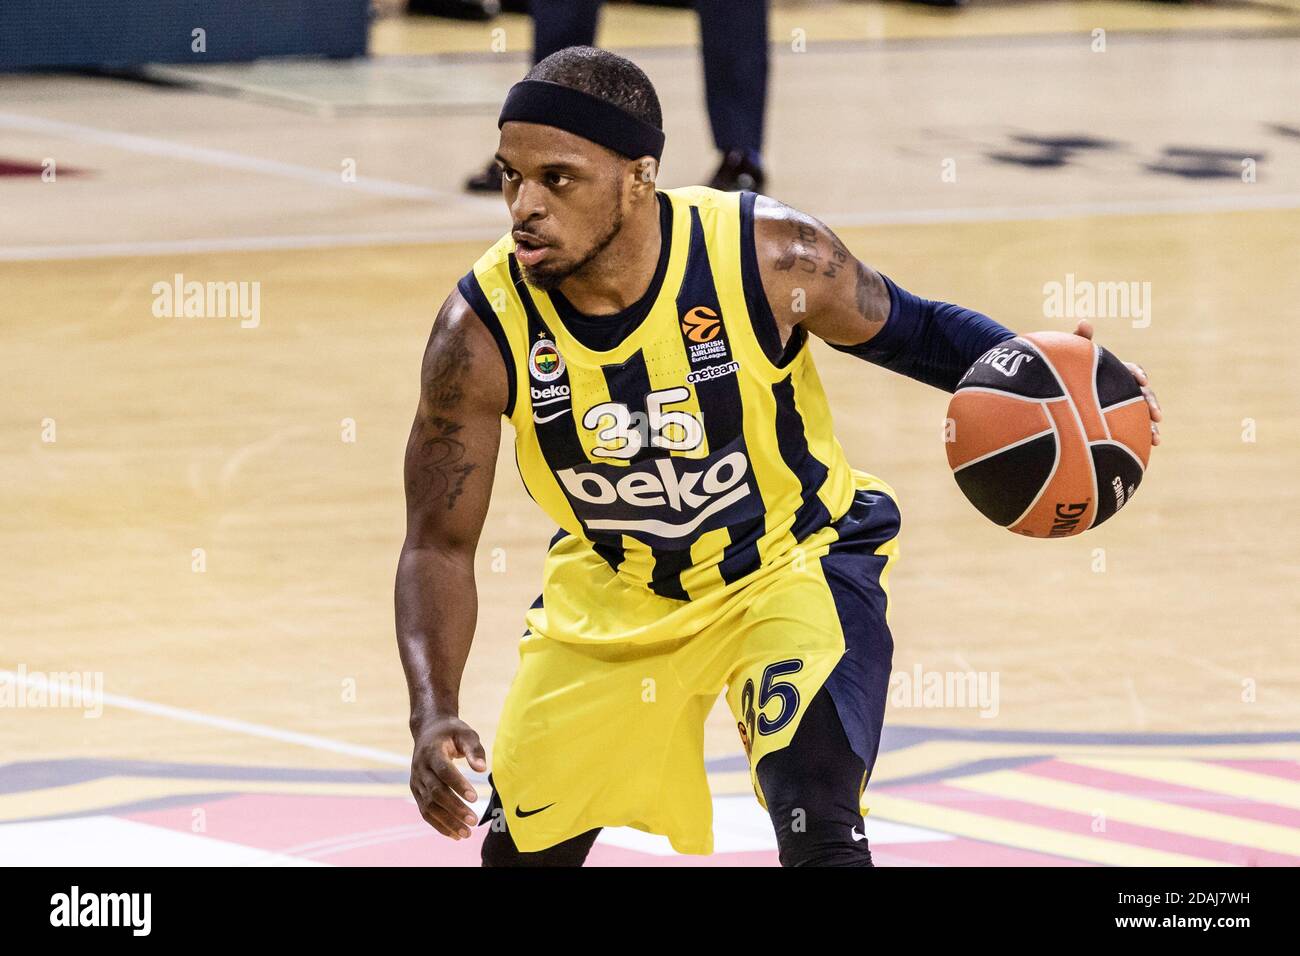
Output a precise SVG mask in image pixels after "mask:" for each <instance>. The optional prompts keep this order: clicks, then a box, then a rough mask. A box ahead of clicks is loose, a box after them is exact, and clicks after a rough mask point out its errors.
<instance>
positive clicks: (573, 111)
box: [497, 80, 664, 159]
mask: <svg viewBox="0 0 1300 956" xmlns="http://www.w3.org/2000/svg"><path fill="white" fill-rule="evenodd" d="M511 121H517V122H520V123H539V124H541V125H542V126H554V127H556V128H557V129H562V130H564V131H566V132H569V133H573V134H574V135H575V136H581V137H582V138H583V139H589V140H591V141H592V142H593V143H598V144H599V145H601V146H604V147H605V148H606V149H612V150H613V151H614V152H616V153H618V154H620V155H622V156H626V157H627V158H628V159H637V158H639V157H641V156H653V157H654V158H655V159H659V157H661V156H662V155H663V152H664V131H663V130H661V129H656V128H655V127H653V126H651V125H650V124H649V123H645V122H642V121H641V120H639V119H637V118H636V117H635V116H633V115H632V114H631V113H629V112H628V111H627V110H625V109H623V108H622V107H619V106H615V105H614V104H613V103H610V102H609V101H608V100H602V99H601V98H600V97H598V96H592V95H591V94H590V93H584V92H582V91H581V90H575V89H573V88H572V87H568V86H562V85H561V84H559V83H551V82H549V81H547V80H522V81H520V82H519V83H516V84H515V85H514V86H512V87H510V92H509V93H507V94H506V101H505V103H504V104H503V105H502V107H501V116H500V117H499V118H498V119H497V129H500V128H501V127H502V126H504V125H505V124H506V123H509V122H511Z"/></svg>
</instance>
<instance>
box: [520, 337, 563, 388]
mask: <svg viewBox="0 0 1300 956" xmlns="http://www.w3.org/2000/svg"><path fill="white" fill-rule="evenodd" d="M528 371H529V373H530V374H531V375H532V376H533V378H535V379H537V381H539V382H553V381H555V380H556V379H557V378H559V377H560V376H561V375H563V374H564V356H562V355H561V354H560V352H559V350H558V349H557V348H556V347H555V343H554V342H552V341H551V340H550V339H538V340H537V341H536V342H534V343H533V347H532V349H531V350H530V351H529V353H528Z"/></svg>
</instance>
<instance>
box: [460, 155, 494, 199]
mask: <svg viewBox="0 0 1300 956" xmlns="http://www.w3.org/2000/svg"><path fill="white" fill-rule="evenodd" d="M465 189H466V190H467V191H469V192H472V193H499V192H501V167H500V166H498V165H497V164H496V160H493V161H492V162H490V163H488V164H487V168H486V169H484V170H483V171H482V172H478V173H475V174H474V175H473V176H471V177H470V178H469V179H467V180H465Z"/></svg>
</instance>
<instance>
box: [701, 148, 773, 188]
mask: <svg viewBox="0 0 1300 956" xmlns="http://www.w3.org/2000/svg"><path fill="white" fill-rule="evenodd" d="M765 181H766V177H765V176H764V175H763V167H762V166H760V165H759V164H758V163H756V162H754V161H753V160H751V159H750V158H749V156H748V154H746V152H745V150H743V149H733V150H729V151H728V152H727V155H726V156H724V157H722V165H721V166H719V167H718V171H717V172H716V173H714V174H713V179H712V181H710V183H709V185H710V186H711V187H713V188H714V189H721V190H723V191H725V192H729V193H734V192H740V191H741V190H744V189H748V190H752V191H753V192H756V193H757V192H762V191H763V183H764V182H765Z"/></svg>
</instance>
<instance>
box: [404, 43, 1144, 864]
mask: <svg viewBox="0 0 1300 956" xmlns="http://www.w3.org/2000/svg"><path fill="white" fill-rule="evenodd" d="M498 125H499V127H500V130H501V136H500V148H499V151H498V153H497V161H498V162H499V163H500V164H501V169H502V174H503V177H504V186H503V192H504V195H505V200H506V204H507V206H508V207H509V209H510V215H511V218H512V220H513V224H514V228H513V230H512V231H511V233H510V234H508V235H506V236H504V237H502V238H501V240H500V241H498V242H497V243H496V244H495V245H494V246H492V248H491V249H489V250H488V251H487V252H486V253H484V254H483V256H482V257H481V258H480V259H479V260H478V262H477V263H476V264H475V265H474V268H473V270H472V271H471V272H470V273H469V274H467V275H466V276H465V277H464V278H463V279H462V280H461V281H460V283H459V284H458V286H457V288H456V290H455V291H453V292H452V293H451V295H450V296H448V298H447V300H446V302H444V303H443V305H442V308H441V310H440V312H439V314H438V317H437V319H436V321H435V323H434V327H433V333H432V335H431V336H430V339H429V343H428V347H427V350H426V352H425V356H424V364H423V369H422V388H421V396H420V403H419V409H418V411H417V413H416V417H415V423H414V426H413V428H412V431H411V437H410V441H409V444H408V446H407V452H406V466H405V481H406V495H407V535H406V541H405V544H404V545H403V548H402V554H401V559H400V563H399V567H398V572H397V588H396V592H397V593H396V601H397V631H398V640H399V644H400V648H401V654H402V661H403V665H404V667H405V671H406V677H407V681H408V684H409V689H410V703H411V724H410V725H411V731H412V734H413V736H414V739H415V747H414V757H413V760H412V767H411V790H412V792H413V793H414V795H415V798H416V801H417V802H418V804H419V808H420V812H421V814H422V815H423V817H424V819H425V820H426V821H428V823H429V824H430V825H431V826H433V827H434V828H435V829H437V830H438V831H439V832H441V833H444V834H446V835H448V836H451V837H453V838H466V837H468V836H470V827H471V826H472V825H473V824H474V823H475V822H476V819H477V818H476V816H475V814H474V813H473V812H472V811H471V809H470V808H469V807H468V806H467V805H466V801H470V802H472V801H473V800H474V799H475V791H474V788H473V787H472V786H471V785H470V784H469V783H468V782H467V781H466V779H465V778H464V777H463V776H462V774H461V773H460V772H459V771H458V770H457V768H456V766H455V765H454V762H453V761H454V760H456V759H457V758H465V759H467V760H468V763H469V766H470V767H472V768H473V769H474V770H477V771H480V772H482V771H485V770H487V769H488V764H487V757H486V754H485V751H484V748H483V745H482V743H481V742H480V740H479V737H478V735H477V734H476V733H475V732H474V730H472V729H471V728H470V727H469V726H468V725H467V724H466V723H465V722H464V721H462V720H461V719H460V718H459V716H458V709H459V691H460V682H461V675H462V671H463V669H464V666H465V660H466V657H467V655H468V653H469V648H470V642H471V640H472V638H473V635H474V627H475V617H476V613H477V590H476V586H475V580H474V554H475V548H476V545H477V542H478V538H479V533H480V531H481V529H482V525H483V520H484V515H485V513H486V511H487V507H488V499H489V497H490V495H491V492H492V480H493V473H494V470H495V464H496V457H497V447H498V442H499V439H500V434H501V418H502V416H504V417H505V418H507V419H509V421H510V423H511V424H512V425H513V426H514V430H515V454H516V458H517V462H518V468H519V472H520V474H521V476H522V477H523V480H524V484H525V485H526V487H527V489H528V491H529V493H530V494H531V496H532V497H533V498H534V499H535V500H536V502H537V503H538V504H539V505H540V506H541V507H542V509H543V510H544V511H545V512H546V513H547V514H548V515H549V516H550V518H551V519H552V520H553V521H554V522H555V523H556V524H557V525H559V528H560V530H559V531H558V532H557V533H556V535H555V536H554V538H552V540H551V543H550V547H549V552H548V554H547V558H546V565H545V572H544V575H543V582H542V589H541V591H542V593H541V596H540V597H539V598H538V599H537V601H536V602H534V604H533V605H532V607H531V608H530V609H529V610H528V611H527V614H526V618H525V620H526V630H525V633H524V637H523V640H522V642H521V644H520V662H519V669H518V672H517V673H516V676H515V678H514V681H513V683H512V685H511V687H510V690H509V692H508V694H507V696H506V701H505V705H504V710H503V713H502V716H501V722H500V727H499V730H498V733H497V738H496V741H495V744H494V748H493V754H492V768H491V769H492V773H491V776H490V780H491V782H492V785H493V791H492V796H491V800H490V803H489V806H488V811H487V812H486V813H485V814H484V815H483V818H482V820H481V821H478V822H485V823H490V824H491V825H490V826H489V828H488V831H487V833H486V834H485V838H484V841H483V849H482V858H483V863H484V865H488V866H510V865H514V866H562V865H570V866H573V865H580V864H581V863H582V861H583V860H584V858H585V857H586V855H587V852H588V850H589V849H590V848H591V845H592V843H593V842H594V840H595V839H596V835H597V833H598V832H599V829H600V828H601V827H604V826H632V827H637V828H640V829H642V830H647V831H649V832H652V833H660V834H665V835H667V837H668V838H669V840H670V841H671V843H672V845H673V847H674V848H675V849H677V850H678V851H679V852H682V853H709V852H711V851H712V845H713V841H712V805H711V801H710V795H709V789H708V784H707V781H706V777H705V770H704V761H703V726H704V721H705V718H706V716H707V715H708V713H709V710H710V708H711V707H712V705H713V703H714V701H715V700H716V699H717V696H718V694H719V693H720V692H722V691H723V690H724V689H725V691H726V697H727V703H728V705H729V706H730V708H731V711H732V713H733V715H734V716H735V720H736V724H737V728H738V731H739V734H740V738H741V741H742V742H743V744H744V747H745V750H746V752H747V754H748V758H749V767H750V774H751V781H752V783H753V787H754V792H755V794H756V796H757V797H758V800H759V801H760V802H761V803H762V804H763V806H764V807H765V808H766V809H767V811H768V813H769V814H770V816H771V820H772V824H773V826H774V827H775V829H776V837H777V842H778V845H779V850H780V860H781V863H782V864H783V865H787V866H798V865H812V864H820V865H838V866H869V865H871V853H870V851H869V849H868V846H867V840H866V838H865V835H864V833H863V826H862V815H861V803H860V801H861V798H862V794H863V789H864V787H865V786H866V781H867V778H868V776H869V775H870V773H871V768H872V764H873V763H874V761H875V759H876V751H877V748H878V746H879V742H880V732H881V723H882V721H883V719H884V714H885V699H886V694H887V691H888V685H889V675H890V667H891V655H892V651H893V640H892V638H891V636H890V632H889V627H888V625H887V623H886V610H887V602H888V596H887V582H888V577H889V572H890V569H891V566H892V564H893V562H894V560H895V557H896V555H897V553H898V547H897V543H896V542H897V535H898V530H899V512H898V506H897V504H896V502H895V500H894V494H893V492H892V490H891V489H890V488H889V486H888V485H887V484H885V482H883V481H881V480H880V479H879V478H876V477H874V476H872V475H869V474H865V473H863V472H859V471H855V470H853V469H852V468H851V467H850V466H849V464H848V462H847V461H846V460H845V457H844V452H843V451H842V449H841V448H840V446H839V444H838V442H837V441H836V440H835V437H834V435H833V434H832V432H831V415H830V410H829V408H828V407H827V401H826V396H825V394H824V393H823V391H822V387H821V384H820V381H819V379H818V376H817V371H816V369H815V368H814V366H813V362H812V357H811V354H810V350H809V346H808V337H809V336H810V335H815V336H818V337H820V338H822V339H823V340H824V341H826V342H828V343H829V344H830V345H832V346H833V347H835V348H837V349H839V350H841V351H843V352H847V353H849V354H851V355H854V356H857V357H859V358H862V359H865V360H866V361H868V362H871V363H874V364H876V365H880V366H883V367H885V368H888V369H891V370H893V371H895V372H899V373H901V374H904V375H909V376H912V377H913V378H916V379H919V380H921V381H923V382H927V383H929V384H931V385H934V386H937V387H939V388H943V389H945V390H947V391H952V390H953V389H954V388H955V386H956V384H957V380H958V379H959V378H960V377H961V375H962V373H963V372H965V371H966V369H967V368H968V367H969V366H970V365H971V364H972V363H973V362H974V361H975V359H976V358H978V357H979V356H980V355H982V354H983V353H984V352H985V351H986V350H988V349H989V348H990V347H992V346H993V345H996V344H997V343H998V342H1001V341H1003V340H1004V339H1006V338H1008V337H1010V336H1011V335H1012V333H1011V332H1010V331H1008V330H1007V329H1005V328H1003V327H1002V326H1000V325H998V324H997V323H995V322H993V321H992V320H990V319H989V318H987V317H985V316H984V315H981V314H980V313H978V312H974V311H972V310H970V309H963V308H959V307H957V306H953V305H947V304H944V303H941V302H932V301H927V300H925V299H921V298H918V297H916V296H914V295H912V294H911V293H909V292H906V291H904V290H903V289H902V288H900V287H899V286H898V285H897V284H895V283H894V282H892V281H890V280H889V279H887V278H885V277H884V276H882V275H880V274H879V273H877V272H875V271H873V270H872V269H870V268H868V267H867V266H865V265H863V264H862V263H860V262H859V261H858V260H857V259H856V258H854V257H853V255H852V254H851V253H850V252H849V251H848V250H847V249H846V248H845V247H844V244H843V243H841V242H840V240H839V239H837V238H836V236H835V235H834V233H832V232H831V231H830V230H829V229H827V228H826V227H825V226H824V225H822V224H821V223H820V222H818V221H817V220H815V219H813V218H811V217H809V216H806V215H804V214H802V213H799V212H797V211H795V210H793V209H790V208H788V207H786V206H783V205H782V204H780V203H778V202H776V201H773V200H771V199H768V198H765V197H763V196H757V195H755V194H753V193H740V194H736V193H722V192H716V191H714V190H711V189H707V188H704V187H690V188H685V189H673V190H666V191H660V190H657V189H656V188H655V177H656V175H657V173H658V166H659V157H660V155H661V153H662V150H663V144H664V135H663V132H662V117H661V115H660V109H659V102H658V98H657V96H656V94H655V91H654V88H653V87H652V85H651V84H650V81H649V80H648V79H647V78H646V76H645V74H644V73H642V72H641V70H640V69H638V68H637V67H636V66H635V65H634V64H632V63H631V62H629V61H628V60H625V59H623V58H622V57H619V56H617V55H615V54H612V53H608V52H603V51H599V50H595V49H592V48H590V47H572V48H569V49H566V50H562V51H560V52H559V53H556V54H553V55H552V56H550V57H547V58H546V59H544V60H542V61H541V62H540V63H538V64H537V65H536V66H535V67H534V68H533V69H532V70H531V71H530V73H529V74H528V76H527V78H526V79H525V80H524V81H523V82H521V83H519V84H517V85H516V86H514V87H513V88H512V89H511V91H510V93H509V95H508V96H507V97H506V101H505V105H504V107H503V109H502V111H501V116H500V120H499V123H498ZM1079 331H1080V332H1081V334H1084V335H1088V336H1090V335H1091V329H1089V328H1087V327H1086V325H1081V327H1080V330H1079ZM1131 368H1132V369H1133V371H1134V374H1135V376H1136V377H1137V380H1138V382H1139V384H1140V385H1141V386H1143V390H1144V393H1145V394H1146V396H1147V400H1148V402H1149V403H1150V405H1151V409H1152V417H1153V418H1154V419H1158V418H1159V417H1160V413H1159V409H1158V407H1157V406H1156V402H1155V398H1154V396H1153V395H1152V394H1151V392H1150V390H1149V389H1147V388H1146V377H1145V375H1144V374H1143V373H1142V372H1141V370H1140V369H1138V368H1137V367H1136V366H1131Z"/></svg>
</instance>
